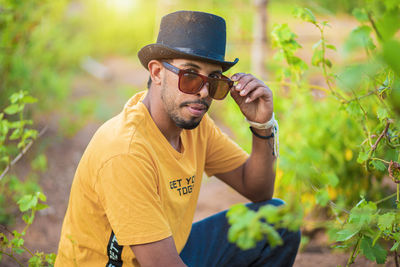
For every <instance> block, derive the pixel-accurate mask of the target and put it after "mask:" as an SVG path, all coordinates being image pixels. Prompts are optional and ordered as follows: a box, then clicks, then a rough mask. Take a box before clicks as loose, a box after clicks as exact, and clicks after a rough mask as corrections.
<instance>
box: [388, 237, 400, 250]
mask: <svg viewBox="0 0 400 267" xmlns="http://www.w3.org/2000/svg"><path fill="white" fill-rule="evenodd" d="M399 246H400V240H399V241H397V242H396V243H394V244H393V246H392V248H391V249H390V251H395V250H397V249H398V248H399Z"/></svg>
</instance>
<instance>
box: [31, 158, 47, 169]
mask: <svg viewBox="0 0 400 267" xmlns="http://www.w3.org/2000/svg"><path fill="white" fill-rule="evenodd" d="M31 167H32V169H33V170H35V171H41V172H44V171H46V170H47V158H46V155H45V154H40V155H39V156H37V157H36V158H35V159H34V160H33V161H32V162H31Z"/></svg>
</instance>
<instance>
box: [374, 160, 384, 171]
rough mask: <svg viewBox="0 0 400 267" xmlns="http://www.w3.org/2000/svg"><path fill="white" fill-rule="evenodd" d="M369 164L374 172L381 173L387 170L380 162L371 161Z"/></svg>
mask: <svg viewBox="0 0 400 267" xmlns="http://www.w3.org/2000/svg"><path fill="white" fill-rule="evenodd" d="M371 163H372V165H373V166H374V168H375V170H378V171H382V172H383V171H386V170H387V168H386V166H385V164H383V162H382V161H380V160H373V161H371Z"/></svg>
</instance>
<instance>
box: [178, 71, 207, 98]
mask: <svg viewBox="0 0 400 267" xmlns="http://www.w3.org/2000/svg"><path fill="white" fill-rule="evenodd" d="M202 85H203V79H202V78H201V77H200V76H198V75H196V74H194V73H188V72H187V73H184V74H183V75H182V76H181V78H180V80H179V88H180V89H181V91H182V92H184V93H187V94H195V93H197V91H199V89H200V88H201V87H202Z"/></svg>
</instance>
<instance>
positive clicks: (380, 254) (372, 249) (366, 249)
mask: <svg viewBox="0 0 400 267" xmlns="http://www.w3.org/2000/svg"><path fill="white" fill-rule="evenodd" d="M360 250H361V252H362V254H364V256H365V257H366V258H367V259H369V260H371V261H376V263H378V264H383V263H385V262H386V256H387V251H386V250H385V249H383V248H382V247H381V246H380V245H379V244H378V243H376V244H375V246H372V239H371V238H370V237H367V236H363V238H362V239H361V245H360Z"/></svg>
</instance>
